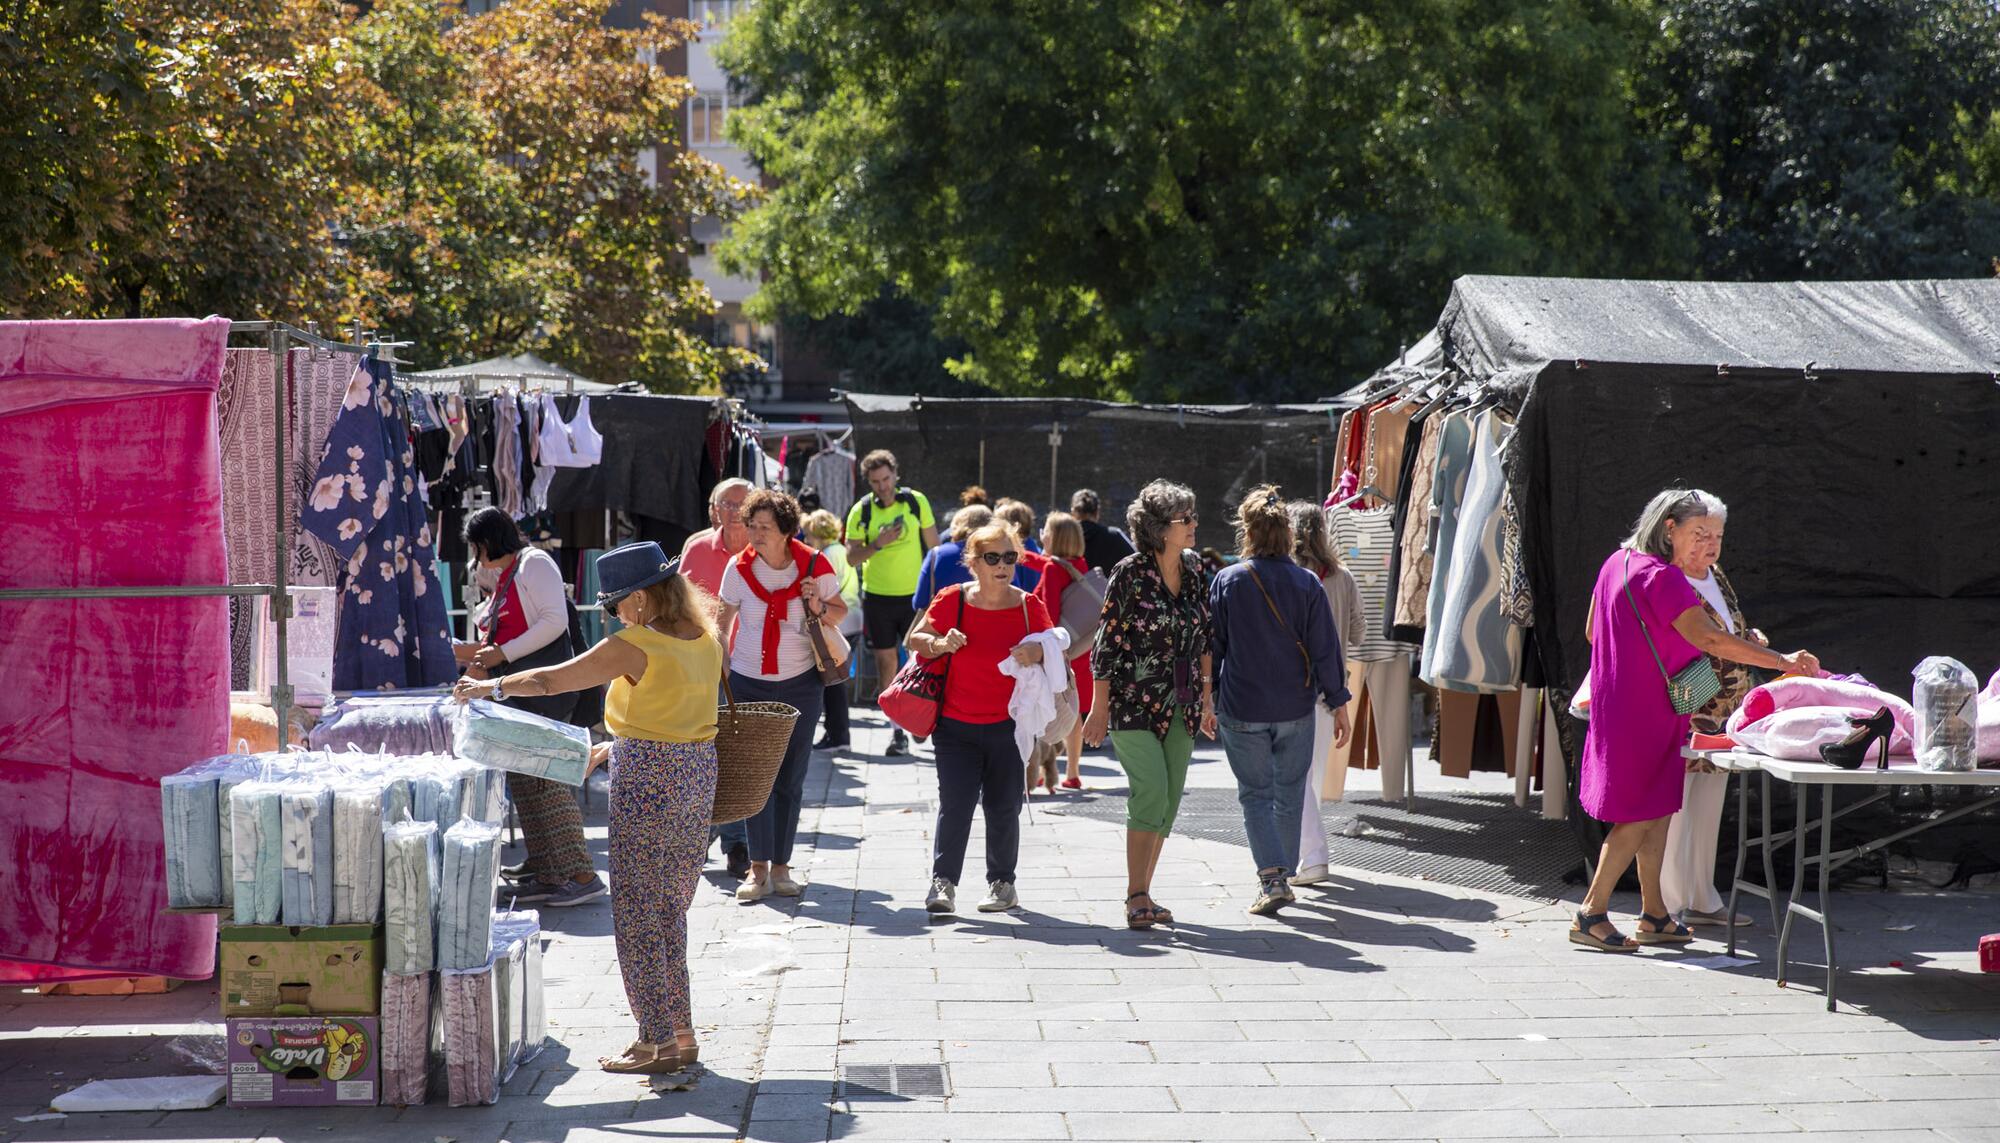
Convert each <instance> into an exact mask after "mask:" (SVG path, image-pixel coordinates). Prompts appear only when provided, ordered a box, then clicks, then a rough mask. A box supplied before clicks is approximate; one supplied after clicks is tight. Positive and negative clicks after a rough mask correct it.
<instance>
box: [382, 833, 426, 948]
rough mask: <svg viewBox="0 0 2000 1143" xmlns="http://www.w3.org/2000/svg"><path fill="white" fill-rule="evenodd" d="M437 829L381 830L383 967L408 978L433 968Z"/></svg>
mask: <svg viewBox="0 0 2000 1143" xmlns="http://www.w3.org/2000/svg"><path fill="white" fill-rule="evenodd" d="M437 863H438V854H437V825H436V823H434V822H427V821H415V822H413V821H402V822H395V823H392V824H390V825H388V826H386V827H384V828H383V830H382V915H383V918H384V923H383V926H382V938H383V940H382V952H383V956H382V964H383V970H384V971H385V972H393V973H398V974H400V975H405V976H407V975H410V974H413V973H419V972H429V971H430V970H431V969H432V968H435V967H436V966H437V940H436V929H435V927H434V926H435V916H436V911H437Z"/></svg>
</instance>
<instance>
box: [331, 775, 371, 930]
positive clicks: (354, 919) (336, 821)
mask: <svg viewBox="0 0 2000 1143" xmlns="http://www.w3.org/2000/svg"><path fill="white" fill-rule="evenodd" d="M382 792H383V785H382V781H381V779H379V778H365V777H358V778H350V779H347V780H345V781H343V782H342V783H341V784H340V785H337V786H335V787H334V788H333V923H334V924H336V925H372V924H374V923H375V922H377V921H379V920H381V919H382V821H383V818H382Z"/></svg>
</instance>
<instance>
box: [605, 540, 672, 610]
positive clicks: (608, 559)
mask: <svg viewBox="0 0 2000 1143" xmlns="http://www.w3.org/2000/svg"><path fill="white" fill-rule="evenodd" d="M680 567H681V562H680V561H679V560H677V559H668V558H667V553H666V550H665V549H663V548H661V547H660V545H658V544H656V543H654V542H653V541H651V540H642V541H641V542H639V543H636V544H626V545H625V546H624V547H622V548H613V549H611V550H610V551H608V552H606V553H604V554H603V555H601V556H599V557H597V586H598V588H599V591H598V593H597V602H599V603H606V604H610V603H617V602H618V601H619V600H621V599H624V598H625V597H626V596H628V595H630V594H632V593H633V592H635V591H638V590H639V589H641V588H646V587H651V586H653V585H654V584H656V583H659V582H661V581H663V580H666V579H669V578H672V576H673V575H674V573H676V572H678V571H679V570H680Z"/></svg>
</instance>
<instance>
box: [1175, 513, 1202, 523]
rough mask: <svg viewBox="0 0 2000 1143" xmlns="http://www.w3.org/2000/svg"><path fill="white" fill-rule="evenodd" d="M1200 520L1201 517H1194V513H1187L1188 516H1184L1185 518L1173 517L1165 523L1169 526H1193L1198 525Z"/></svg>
mask: <svg viewBox="0 0 2000 1143" xmlns="http://www.w3.org/2000/svg"><path fill="white" fill-rule="evenodd" d="M1200 520H1201V517H1199V516H1197V515H1195V514H1194V513H1192V512H1190V513H1188V514H1187V515H1185V516H1175V517H1173V518H1171V519H1169V520H1168V521H1167V523H1169V524H1194V523H1198V522H1199V521H1200Z"/></svg>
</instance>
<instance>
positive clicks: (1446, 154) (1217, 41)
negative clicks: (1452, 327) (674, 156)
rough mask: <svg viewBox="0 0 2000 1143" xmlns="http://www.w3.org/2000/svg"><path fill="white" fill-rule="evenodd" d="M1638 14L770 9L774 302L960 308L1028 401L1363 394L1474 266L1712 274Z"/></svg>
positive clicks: (729, 46)
mask: <svg viewBox="0 0 2000 1143" xmlns="http://www.w3.org/2000/svg"><path fill="white" fill-rule="evenodd" d="M1643 17H1644V13H1643V12H1642V11H1641V10H1640V9H1638V8H1637V7H1636V6H1635V5H1633V4H1627V3H1621V2H1618V0H1549V2H1544V0H1532V2H1530V0H1521V2H1518V3H1511V4H1498V5H1496V4H1492V3H1479V4H1475V3H1472V2H1471V0H1418V2H1417V3H1415V4H1394V5H1391V4H1386V3H1362V4H1346V5H1330V4H1323V3H1308V2H1305V0H1238V2H1236V3H1230V4H1219V5H1206V4H1202V5H1189V4H1178V3H1167V2H1164V0H1107V2H1104V3H1093V4H1075V3H1065V2H1060V0H1027V2H1012V3H998V2H996V0H968V2H966V3H958V4H951V5H934V4H921V3H915V2H912V0H883V2H881V3H877V4H871V5H867V6H855V5H852V4H846V3H841V2H840V0H764V2H763V3H761V4H759V5H758V6H757V7H756V8H755V9H753V11H752V14H751V15H750V16H749V17H748V18H747V19H739V20H738V22H737V23H736V25H735V26H734V27H733V29H732V31H731V35H730V38H729V40H728V41H726V42H725V44H724V45H723V49H722V50H723V53H724V63H725V66H727V67H728V68H729V69H730V71H731V72H732V73H733V74H735V75H738V76H740V77H742V78H743V79H744V80H745V81H746V82H747V84H748V85H749V86H750V88H751V89H753V90H754V91H755V92H757V93H758V95H759V97H760V100H759V102H756V103H754V104H753V105H751V106H749V107H747V108H746V109H745V110H744V111H743V112H742V113H741V114H740V115H737V116H734V117H733V118H732V127H731V130H732V133H733V134H734V135H735V137H736V138H738V139H739V140H740V141H741V142H742V143H743V144H744V145H745V146H746V147H747V148H748V149H749V150H750V152H751V155H752V157H753V158H755V159H756V161H757V162H758V163H759V164H760V165H761V166H762V167H763V169H764V170H765V171H766V173H767V174H769V175H770V176H772V182H773V183H774V189H773V190H772V191H771V193H770V195H769V197H768V199H767V200H766V201H765V202H764V203H763V204H762V205H760V206H758V207H757V208H755V209H754V210H752V211H751V212H750V213H749V214H748V215H747V216H746V217H745V218H744V219H743V220H742V221H741V222H740V223H739V224H738V225H737V227H736V228H735V230H734V231H733V233H732V235H731V238H730V240H729V241H728V242H727V243H726V244H725V248H724V254H725V258H726V259H727V260H728V261H729V262H730V264H732V265H734V266H735V267H737V268H739V269H741V270H747V271H754V272H757V273H761V274H762V275H764V277H765V280H766V286H765V289H764V290H763V291H762V292H761V293H760V295H759V297H758V299H757V301H756V304H757V305H758V306H760V307H762V312H764V313H766V314H773V313H780V312H784V311H787V310H793V311H798V312H803V313H806V314H808V315H812V316H814V317H824V316H826V315H831V314H836V313H850V314H851V313H857V312H860V311H861V310H862V309H863V308H864V307H866V306H867V305H869V304H870V303H871V302H872V301H873V300H874V299H876V298H877V297H878V296H879V295H880V294H881V293H882V292H883V291H885V290H887V291H891V292H893V293H895V294H898V295H901V296H902V297H905V298H912V299H927V300H928V299H935V300H936V301H935V320H936V326H937V331H938V333H940V334H941V335H943V336H945V337H949V338H960V339H963V340H964V342H965V343H966V344H967V345H969V346H970V352H969V353H966V354H964V355H962V356H959V357H957V358H955V359H954V360H953V361H952V362H951V368H952V370H953V372H954V373H955V374H956V375H958V376H960V377H962V378H966V379H969V380H975V381H980V382H983V383H987V384H990V385H992V386H994V387H997V388H1000V389H1003V390H1005V391H1008V392H1016V393H1074V394H1089V395H1096V394H1111V395H1131V396H1136V397H1140V398H1147V399H1176V398H1194V399H1200V398H1222V399H1228V398H1241V397H1244V396H1250V397H1281V396H1283V397H1296V396H1309V395H1314V394H1317V393H1324V392H1328V391H1332V390H1335V389H1338V388H1341V387H1344V386H1345V385H1346V384H1347V383H1349V382H1351V381H1352V380H1354V379H1355V378H1357V377H1359V376H1361V375H1364V374H1365V373H1366V372H1368V371H1369V370H1371V369H1373V368H1374V367H1375V366H1377V365H1379V364H1381V362H1382V361H1384V360H1386V359H1387V357H1388V356H1390V355H1392V354H1393V353H1394V352H1395V349H1396V344H1397V341H1398V340H1399V338H1403V337H1407V336H1409V335H1411V334H1412V333H1413V332H1414V331H1416V330H1419V329H1421V328H1422V327H1423V326H1424V325H1426V324H1428V323H1429V322H1430V321H1431V320H1433V319H1434V318H1435V316H1436V312H1437V307H1438V303H1439V299H1441V298H1442V297H1443V296H1444V292H1445V289H1446V288H1447V286H1448V283H1449V281H1450V279H1451V278H1452V277H1453V276H1456V275H1457V274H1460V273H1467V272H1477V271H1488V272H1520V273H1584V272H1590V273H1638V272H1647V271H1653V270H1658V269H1663V268H1669V267H1678V266H1680V265H1681V264H1682V258H1683V255H1684V252H1685V249H1686V247H1685V242H1684V238H1685V233H1686V231H1685V227H1684V226H1682V225H1680V224H1678V223H1676V222H1675V221H1674V220H1675V218H1676V217H1677V212H1676V211H1675V210H1674V209H1673V185H1674V184H1673V180H1672V179H1671V178H1669V177H1668V173H1667V170H1666V165H1665V159H1666V155H1665V153H1664V151H1663V149H1661V148H1658V147H1655V146H1651V145H1649V144H1647V143H1646V141H1644V140H1642V139H1639V138H1637V137H1636V136H1635V133H1634V131H1633V129H1632V123H1633V117H1634V108H1633V105H1632V100H1633V93H1632V84H1633V72H1634V70H1635V68H1636V66H1637V64H1638V63H1639V62H1640V61H1641V59H1642V58H1643V52H1644V49H1645V43H1646V36H1647V34H1648V33H1647V27H1646V25H1645V23H1644V20H1643Z"/></svg>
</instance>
